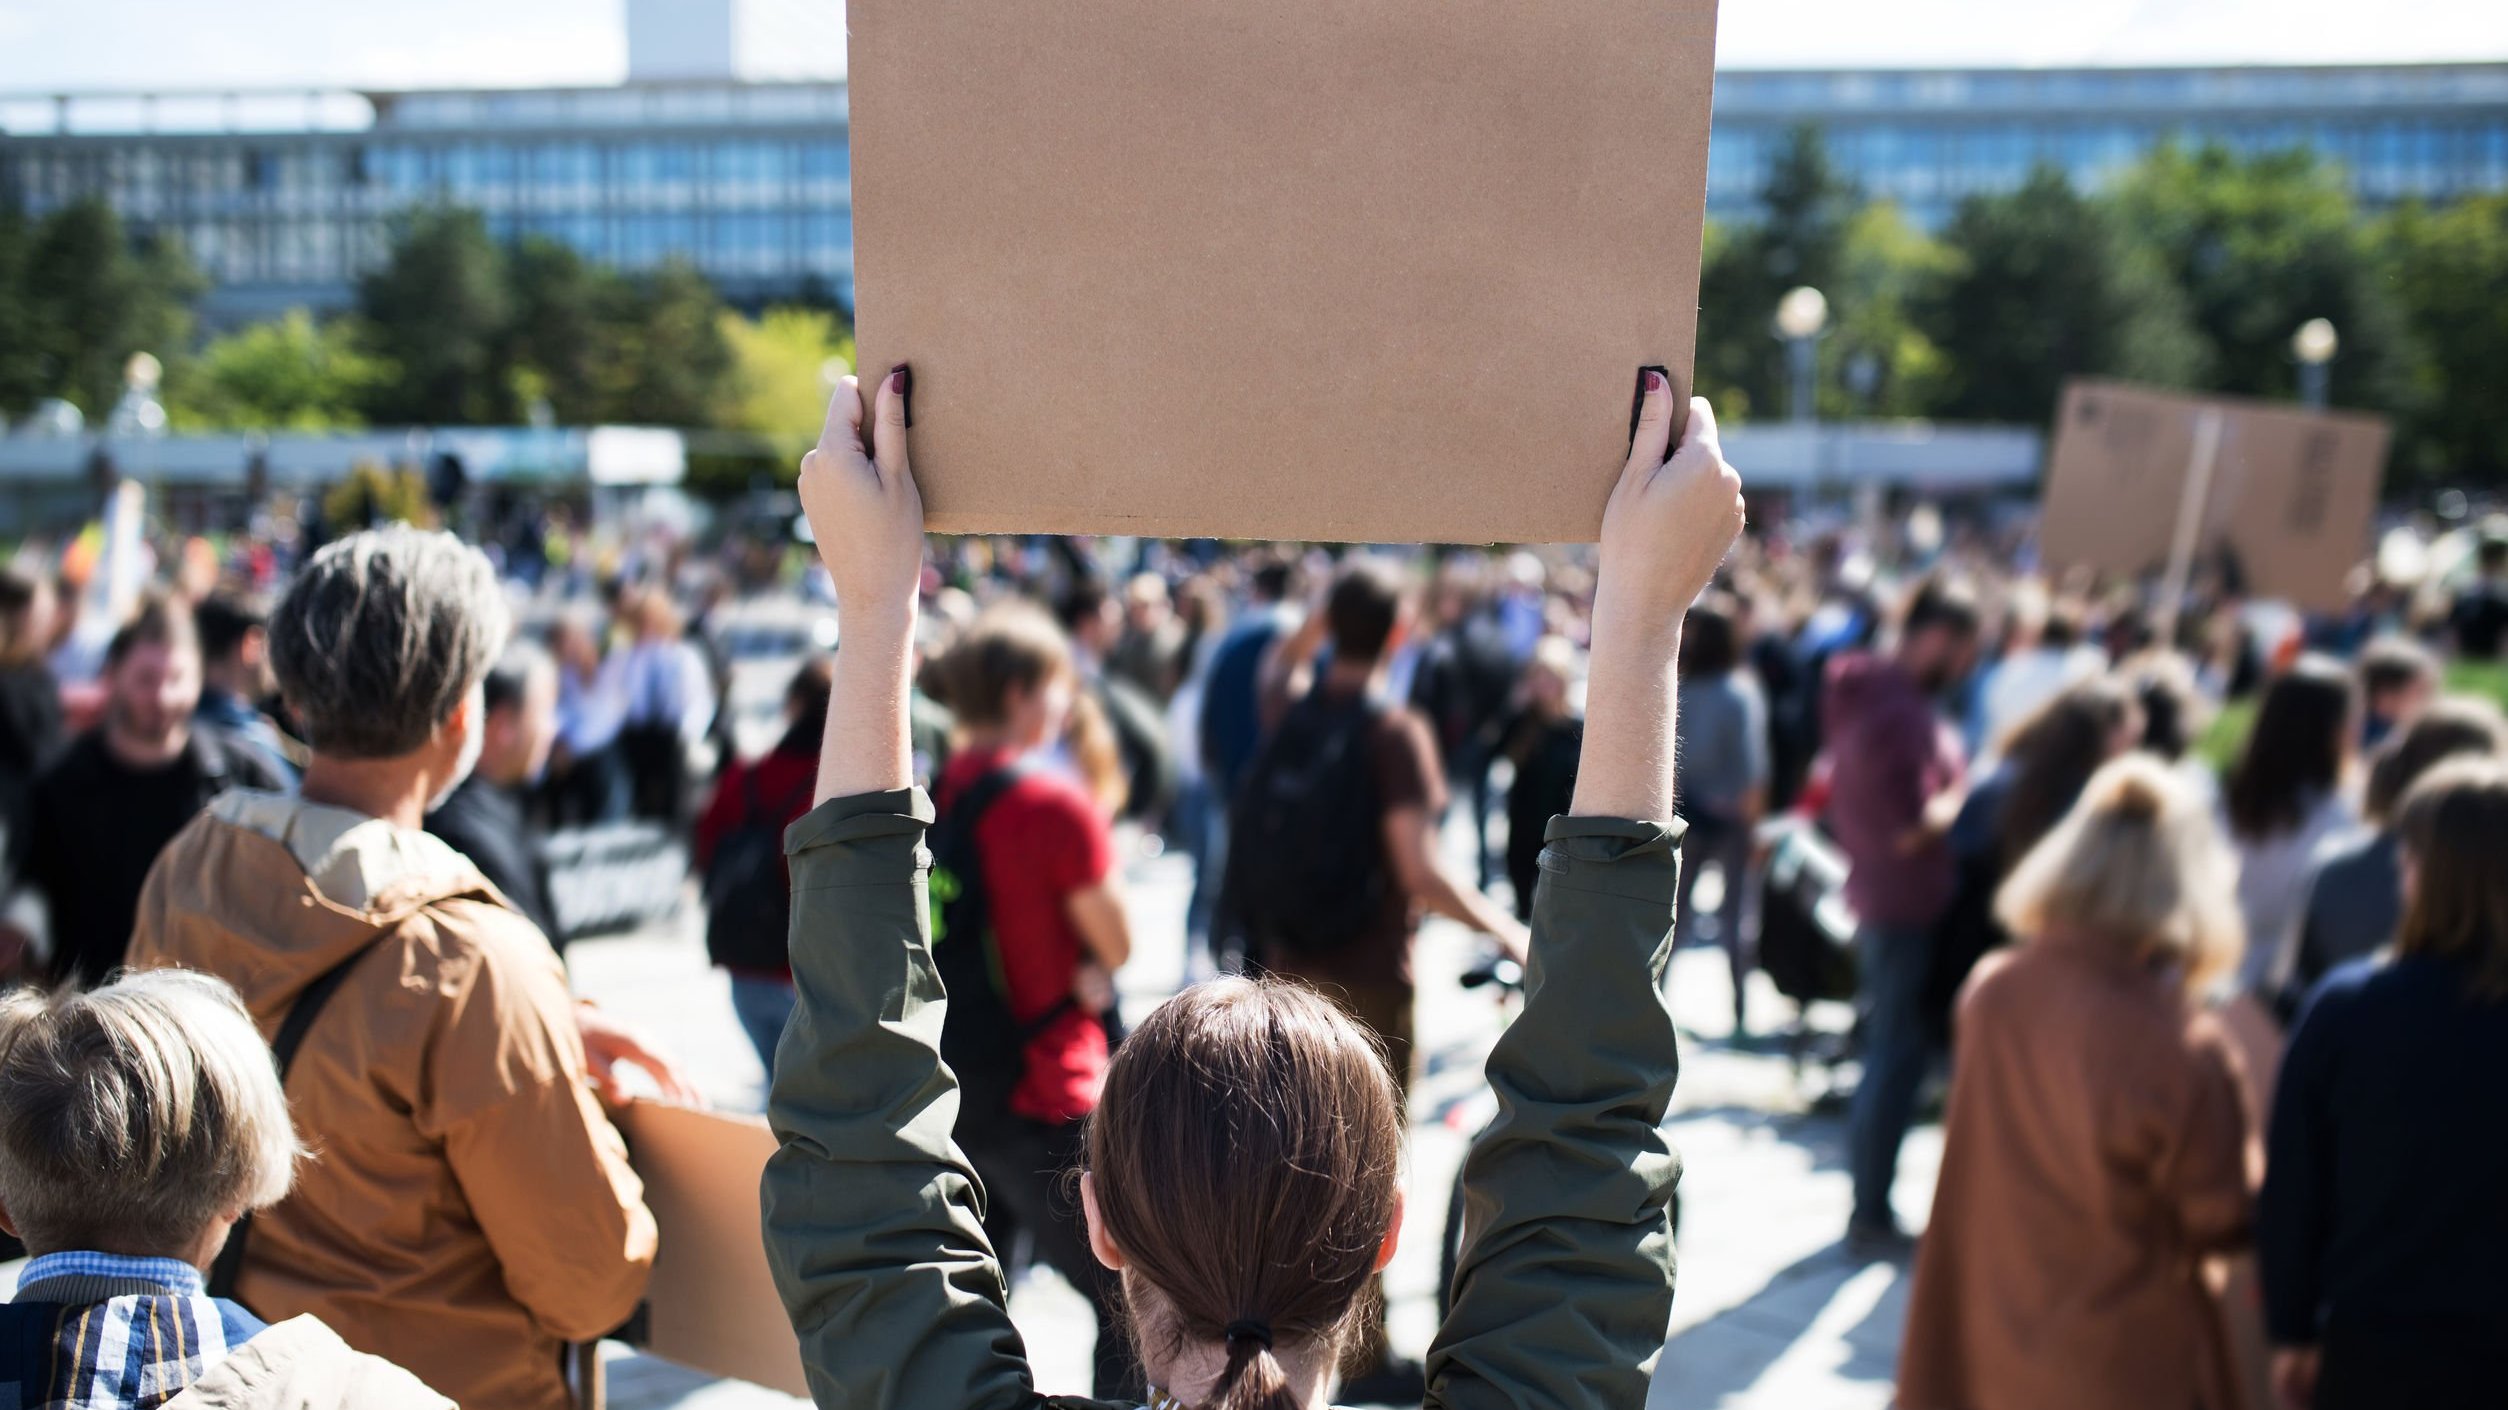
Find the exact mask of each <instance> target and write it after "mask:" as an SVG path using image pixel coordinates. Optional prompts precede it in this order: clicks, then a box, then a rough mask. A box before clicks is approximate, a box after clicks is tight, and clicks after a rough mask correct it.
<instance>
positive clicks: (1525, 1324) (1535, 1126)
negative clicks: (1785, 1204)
mask: <svg viewBox="0 0 2508 1410" xmlns="http://www.w3.org/2000/svg"><path fill="white" fill-rule="evenodd" d="M1672 410H1673V407H1672V398H1671V390H1670V388H1669V387H1668V386H1667V385H1666V384H1665V382H1664V380H1663V378H1662V377H1661V376H1660V374H1651V373H1650V374H1648V376H1647V385H1646V390H1645V393H1644V403H1643V405H1642V407H1641V409H1640V416H1639V424H1638V430H1637V437H1636V444H1635V446H1634V447H1633V448H1632V450H1631V452H1630V456H1629V463H1628V466H1627V468H1626V470H1624V471H1623V472H1622V475H1621V477H1620V482H1619V485H1618V486H1617V488H1615V489H1614V490H1613V492H1612V495H1611V504H1610V508H1609V509H1608V510H1607V511H1606V512H1605V514H1604V517H1603V529H1602V579H1601V583H1600V585H1599V588H1598V591H1597V595H1596V598H1595V602H1594V661H1593V673H1592V679H1591V682H1590V684H1589V687H1588V691H1587V707H1586V721H1585V742H1584V752H1583V756H1582V759H1581V762H1580V763H1579V765H1578V768H1577V775H1576V776H1577V784H1576V801H1575V810H1576V816H1572V817H1563V818H1556V819H1553V820H1552V821H1551V823H1550V830H1549V834H1548V844H1549V845H1548V846H1547V847H1546V848H1545V849H1544V851H1543V853H1542V859H1541V881H1540V884H1539V886H1538V888H1537V890H1536V891H1535V894H1534V900H1533V926H1532V931H1533V939H1532V959H1531V963H1530V965H1529V966H1528V967H1527V971H1526V989H1525V1004H1524V1012H1523V1016H1522V1017H1520V1018H1519V1019H1517V1020H1516V1022H1515V1025H1514V1026H1513V1027H1512V1028H1510V1029H1509V1030H1508V1031H1507V1034H1506V1036H1505V1037H1504V1038H1502V1039H1501V1040H1499V1043H1498V1046H1497V1049H1496V1050H1495V1051H1493V1052H1492V1053H1491V1054H1490V1057H1489V1084H1490V1086H1491V1088H1492V1089H1494V1090H1495V1091H1496V1093H1497V1096H1498V1102H1499V1113H1498V1119H1497V1120H1496V1121H1495V1122H1494V1123H1492V1125H1491V1126H1490V1128H1489V1130H1488V1132H1487V1133H1486V1134H1484V1135H1483V1136H1482V1137H1481V1138H1480V1140H1479V1141H1478V1142H1477V1143H1476V1144H1474V1146H1473V1148H1472V1153H1471V1155H1470V1156H1469V1158H1468V1159H1467V1161H1466V1162H1465V1166H1464V1198H1465V1200H1466V1201H1467V1202H1468V1203H1467V1205H1466V1215H1465V1224H1464V1228H1465V1243H1464V1252H1463V1260H1462V1264H1461V1266H1460V1267H1459V1269H1458V1270H1457V1272H1456V1275H1455V1285H1454V1289H1453V1291H1454V1310H1453V1312H1452V1313H1451V1314H1450V1315H1448V1317H1447V1318H1446V1323H1445V1326H1444V1328H1443V1329H1442V1330H1441V1331H1440V1332H1439V1333H1438V1336H1437V1341H1436V1345H1435V1346H1434V1347H1432V1348H1431V1349H1430V1351H1429V1353H1428V1386H1429V1394H1428V1403H1429V1404H1430V1405H1431V1406H1437V1407H1444V1410H1497V1407H1501V1406H1507V1407H1513V1406H1522V1405H1542V1406H1552V1407H1561V1408H1562V1410H1604V1408H1605V1407H1613V1410H1617V1408H1618V1407H1626V1406H1633V1405H1642V1404H1644V1403H1645V1401H1646V1391H1647V1385H1648V1383H1649V1381H1650V1380H1651V1379H1652V1377H1653V1371H1654V1363H1655V1358H1656V1356H1657V1355H1658V1354H1659V1353H1660V1352H1661V1351H1662V1349H1663V1340H1664V1334H1665V1331H1666V1329H1667V1327H1668V1325H1669V1323H1670V1321H1671V1315H1672V1283H1673V1258H1672V1226H1671V1218H1670V1214H1669V1206H1670V1203H1671V1199H1672V1191H1673V1187H1674V1185H1675V1183H1676V1182H1677V1181H1678V1179H1679V1178H1680V1161H1679V1158H1678V1157H1677V1156H1676V1155H1675V1154H1674V1153H1673V1151H1672V1148H1671V1145H1670V1143H1669V1142H1667V1141H1666V1140H1665V1139H1664V1137H1663V1133H1662V1129H1661V1128H1662V1122H1663V1115H1664V1111H1665V1109H1666V1108H1667V1107H1668V1106H1669V1105H1670V1104H1671V1100H1672V1085H1673V1080H1674V1078H1675V1077H1676V1076H1677V1075H1678V1071H1679V1058H1678V1055H1677V1053H1676V1051H1675V1049H1674V1046H1673V1033H1672V1015H1671V1011H1670V1010H1669V1008H1667V1007H1666V1005H1665V1003H1664V999H1663V988H1662V979H1663V966H1664V963H1665V961H1666V960H1667V959H1668V958H1669V956H1670V953H1671V940H1672V898H1673V892H1674V889H1675V885H1676V883H1677V881H1678V879H1679V872H1680V862H1679V831H1678V828H1677V827H1676V826H1675V825H1674V824H1672V823H1671V822H1670V821H1669V819H1670V818H1671V814H1672V737H1673V736H1672V723H1673V720H1672V714H1673V701H1674V684H1675V681H1674V676H1673V662H1674V660H1675V658H1676V657H1677V656H1678V654H1679V650H1680V631H1681V615H1682V613H1683V611H1684V610H1686V609H1687V608H1688V606H1689V604H1690V602H1691V601H1692V600H1693V599H1695V598H1696V597H1697V595H1698V593H1699V592H1700V591H1701V590H1702V589H1703V588H1704V587H1705V586H1706V584H1707V580H1708V579H1709V577H1710V576H1712V575H1713V573H1714V572H1715V568H1716V565H1717V563H1718V562H1720V561H1721V560H1722V558H1723V556H1724V553H1725V550H1726V549H1728V548H1729V547H1731V545H1732V542H1733V539H1734V536H1735V535H1736V534H1738V533H1739V532H1740V529H1741V514H1742V508H1741V493H1740V481H1739V479H1738V478H1737V477H1736V476H1735V475H1734V474H1733V471H1732V469H1731V467H1729V466H1727V465H1726V464H1725V463H1724V458H1723V455H1722V453H1721V451H1720V450H1719V449H1718V447H1717V443H1716V434H1715V419H1714V417H1713V416H1712V415H1711V414H1710V413H1709V412H1708V410H1707V406H1706V403H1704V402H1693V403H1691V410H1690V418H1689V431H1688V434H1687V435H1686V436H1685V437H1684V439H1683V440H1682V443H1681V447H1680V450H1679V452H1678V453H1677V454H1675V455H1674V456H1672V458H1671V459H1670V460H1669V461H1668V462H1667V461H1666V460H1665V458H1664V451H1665V448H1666V447H1667V446H1668V445H1669V443H1670V440H1671V428H1672Z"/></svg>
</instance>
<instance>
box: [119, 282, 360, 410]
mask: <svg viewBox="0 0 2508 1410" xmlns="http://www.w3.org/2000/svg"><path fill="white" fill-rule="evenodd" d="M382 376H383V369H382V367H381V366H380V364H378V363H377V362H376V360H375V359H374V358H372V357H370V356H368V355H367V353H366V352H365V351H364V349H363V348H361V347H360V346H359V343H358V334H357V329H356V328H355V326H354V325H353V324H352V323H350V322H349V321H348V320H345V319H337V320H333V321H332V322H330V323H328V324H320V323H316V322H315V321H314V320H313V318H312V316H311V315H309V314H307V313H306V312H305V311H304V310H303V309H292V310H290V311H289V312H288V314H287V315H286V316H285V317H284V318H281V319H279V320H278V321H276V322H271V323H257V324H253V325H252V326H250V327H247V328H242V329H239V330H237V331H236V332H233V333H229V334H227V335H226V336H224V337H221V338H217V339H214V340H212V341H211V342H210V344H209V345H208V346H207V347H205V348H203V349H201V351H200V354H199V355H198V356H197V357H195V358H193V359H192V360H191V363H190V365H189V366H188V367H187V368H185V369H184V371H183V373H182V374H181V375H180V376H179V377H169V378H168V379H167V383H166V397H165V402H166V414H167V416H168V417H169V418H170V419H171V420H172V421H173V423H174V424H175V425H176V426H177V427H179V428H183V429H202V430H271V431H277V430H287V431H323V430H332V429H336V428H340V427H350V426H356V425H360V424H362V421H363V417H362V414H361V413H362V409H363V407H364V405H365V403H366V402H367V401H368V400H369V399H370V398H372V397H373V396H374V395H375V392H376V388H377V385H378V383H379V382H380V381H381V380H382Z"/></svg>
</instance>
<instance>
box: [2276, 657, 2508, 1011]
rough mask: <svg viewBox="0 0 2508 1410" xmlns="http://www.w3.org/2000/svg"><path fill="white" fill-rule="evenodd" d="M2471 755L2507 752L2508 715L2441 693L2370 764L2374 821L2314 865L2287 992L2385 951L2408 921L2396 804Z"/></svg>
mask: <svg viewBox="0 0 2508 1410" xmlns="http://www.w3.org/2000/svg"><path fill="white" fill-rule="evenodd" d="M2465 755H2477V756H2481V757H2486V758H2501V757H2508V719H2503V718H2501V715H2500V710H2499V707H2498V706H2497V705H2495V704H2493V703H2491V702H2490V701H2488V700H2484V699H2479V698H2476V697H2471V696H2454V697H2444V698H2441V699H2440V700H2439V701H2438V702H2437V703H2436V704H2433V705H2431V706H2429V707H2428V708H2427V709H2426V710H2423V711H2422V712H2421V713H2420V714H2418V715H2417V716H2415V717H2414V719H2413V721H2412V724H2411V725H2410V726H2409V727H2407V728H2406V729H2405V730H2404V731H2403V733H2401V734H2400V735H2397V736H2396V737H2394V738H2393V739H2390V740H2388V741H2387V744H2386V747H2385V748H2384V749H2383V750H2380V751H2379V752H2378V755H2377V758H2376V759H2375V760H2374V761H2373V762H2372V763H2371V764H2370V767H2369V785H2368V792H2367V795H2366V797H2365V799H2364V800H2363V805H2362V810H2363V811H2364V812H2365V813H2366V815H2367V822H2368V826H2367V828H2366V829H2364V830H2363V831H2361V832H2360V833H2358V834H2357V835H2354V836H2347V837H2338V838H2334V839H2331V840H2329V841H2328V842H2326V844H2325V845H2324V846H2323V847H2321V848H2320V849H2319V850H2318V852H2317V855H2316V857H2315V858H2314V859H2313V861H2312V863H2311V869H2312V873H2313V874H2312V875H2311V876H2310V878H2309V880H2308V884H2307V905H2306V908H2305V909H2304V910H2303V911H2302V912H2301V913H2300V918H2299V938H2298V942H2297V952H2296V954H2295V955H2294V956H2293V958H2292V973H2291V980H2292V982H2291V985H2290V990H2289V992H2290V993H2291V995H2292V997H2293V999H2294V1000H2295V999H2296V998H2298V997H2299V996H2301V995H2304V994H2305V993H2306V992H2307V991H2308V990H2310V989H2313V988H2314V987H2316V983H2317V981H2318V980H2320V979H2323V978H2324V977H2325V976H2326V975H2327V974H2329V973H2331V972H2332V971H2333V970H2335V969H2336V968H2338V967H2340V966H2342V965H2345V964H2348V963H2350V962H2351V961H2353V960H2356V959H2360V958H2363V957H2365V956H2367V955H2370V954H2373V953H2375V952H2376V951H2378V950H2380V949H2383V948H2384V947H2385V946H2386V945H2387V944H2388V943H2389V942H2390V941H2392V940H2393V939H2394V938H2395V927H2396V925H2397V924H2398V923H2399V922H2401V920H2402V919H2403V857H2402V854H2401V847H2400V844H2399V842H2398V840H2397V838H2396V836H2395V828H2394V823H2395V810H2396V809H2397V807H2398V806H2400V805H2401V804H2402V802H2403V798H2404V795H2405V794H2406V793H2409V792H2410V791H2411V790H2412V786H2413V785H2414V784H2415V783H2418V782H2419V781H2420V780H2421V777H2422V776H2423V775H2425V774H2427V773H2428V772H2429V771H2430V770H2431V769H2434V768H2436V767H2437V766H2438V765H2440V764H2442V763H2445V762H2446V761H2447V760H2449V759H2454V758H2459V757H2462V756H2465Z"/></svg>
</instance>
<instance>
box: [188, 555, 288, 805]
mask: <svg viewBox="0 0 2508 1410" xmlns="http://www.w3.org/2000/svg"><path fill="white" fill-rule="evenodd" d="M192 615H193V619H194V621H195V622H197V623H198V625H199V628H200V704H199V705H198V706H197V707H196V708H195V709H194V710H193V712H192V713H193V715H194V717H195V718H197V719H198V720H199V721H200V722H201V723H203V724H206V725H212V726H215V727H216V728H218V729H220V730H223V731H225V737H226V738H227V739H228V740H229V741H231V742H232V743H234V744H235V746H236V747H237V748H239V749H241V750H244V751H247V752H249V753H250V754H252V756H253V757H254V758H255V759H256V760H257V761H258V762H259V763H260V764H261V765H262V766H263V768H264V770H265V771H266V772H268V773H269V774H270V775H271V776H272V777H275V778H278V779H280V780H282V781H284V782H285V783H287V784H289V785H291V786H293V785H294V784H295V782H296V766H295V765H294V764H291V763H289V762H288V758H287V745H286V743H285V742H284V741H282V740H281V739H280V738H279V728H278V726H277V725H275V724H273V723H271V721H270V717H269V716H268V715H265V714H263V713H262V710H261V706H262V702H263V701H266V700H268V699H270V697H272V696H273V695H276V694H277V693H278V688H279V687H278V681H277V679H276V678H275V677H273V676H272V675H271V674H270V630H269V626H268V621H267V614H266V613H264V612H263V611H262V610H261V609H260V608H259V607H257V606H255V605H253V604H252V603H249V602H246V601H244V600H242V599H241V598H236V597H230V596H223V595H221V596H213V597H210V598H208V599H206V600H204V601H203V602H202V603H201V604H200V606H198V607H197V608H194V609H193V613H192Z"/></svg>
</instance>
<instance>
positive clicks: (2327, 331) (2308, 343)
mask: <svg viewBox="0 0 2508 1410" xmlns="http://www.w3.org/2000/svg"><path fill="white" fill-rule="evenodd" d="M2341 347H2342V339H2341V338H2339V337H2337V336H2336V335H2335V333H2334V325H2333V324H2332V323H2331V322H2329V321H2328V320H2326V319H2322V318H2311V319H2309V320H2308V321H2307V322H2305V323H2302V324H2300V325H2299V331H2298V332H2296V333H2293V334H2291V335H2290V355H2291V357H2292V358H2294V359H2296V360H2297V361H2298V363H2299V401H2300V404H2301V405H2303V406H2305V407H2307V408H2308V409H2309V410H2311V411H2323V410H2324V409H2325V394H2326V386H2327V383H2328V381H2329V380H2330V374H2331V373H2332V371H2333V364H2334V354H2335V353H2336V352H2337V351H2339V350H2340V349H2341Z"/></svg>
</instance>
